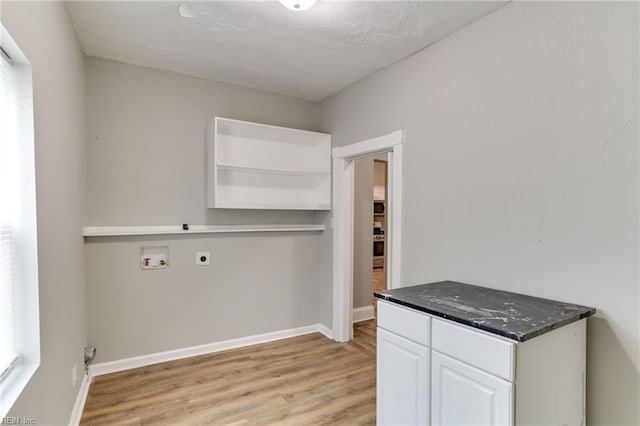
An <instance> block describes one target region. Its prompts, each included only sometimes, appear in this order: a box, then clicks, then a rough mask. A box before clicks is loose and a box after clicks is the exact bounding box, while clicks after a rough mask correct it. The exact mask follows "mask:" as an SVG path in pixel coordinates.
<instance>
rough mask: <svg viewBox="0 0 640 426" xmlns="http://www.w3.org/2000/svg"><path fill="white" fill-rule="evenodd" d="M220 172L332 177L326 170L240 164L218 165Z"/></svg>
mask: <svg viewBox="0 0 640 426" xmlns="http://www.w3.org/2000/svg"><path fill="white" fill-rule="evenodd" d="M218 170H227V171H234V172H239V173H243V172H244V173H262V174H269V175H285V176H323V175H330V174H331V172H330V171H326V170H294V169H278V168H270V167H250V166H243V165H239V164H230V163H218Z"/></svg>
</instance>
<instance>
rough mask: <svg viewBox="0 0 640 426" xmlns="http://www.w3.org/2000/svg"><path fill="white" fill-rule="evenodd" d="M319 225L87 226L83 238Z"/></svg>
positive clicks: (303, 228)
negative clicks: (185, 229) (184, 227)
mask: <svg viewBox="0 0 640 426" xmlns="http://www.w3.org/2000/svg"><path fill="white" fill-rule="evenodd" d="M324 229H325V226H324V225H322V224H320V225H189V229H188V230H187V231H184V230H183V229H182V226H181V225H169V226H87V227H85V228H84V230H83V232H84V236H85V237H110V236H125V235H164V234H217V233H236V232H305V231H324Z"/></svg>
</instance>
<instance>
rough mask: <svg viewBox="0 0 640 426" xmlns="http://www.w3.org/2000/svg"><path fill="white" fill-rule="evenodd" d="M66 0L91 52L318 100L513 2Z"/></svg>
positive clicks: (134, 62)
mask: <svg viewBox="0 0 640 426" xmlns="http://www.w3.org/2000/svg"><path fill="white" fill-rule="evenodd" d="M181 3H182V2H176V1H67V3H66V4H67V8H68V10H69V15H70V16H71V20H72V22H73V25H74V27H75V29H76V33H77V35H78V39H79V40H80V45H81V46H82V49H83V50H84V52H85V53H86V54H87V55H90V56H98V57H102V58H108V59H115V60H118V61H122V62H127V63H131V64H136V65H142V66H147V67H152V68H158V69H162V70H168V71H174V72H179V73H183V74H188V75H193V76H197V77H203V78H209V79H213V80H218V81H225V82H229V83H234V84H239V85H243V86H248V87H254V88H257V89H262V90H268V91H271V92H276V93H281V94H284V95H289V96H295V97H299V98H303V99H309V100H312V101H317V100H320V99H323V98H325V97H326V96H329V95H331V94H333V93H335V92H337V91H339V90H340V89H342V88H344V87H346V86H348V85H349V84H351V83H353V82H355V81H358V80H360V79H362V78H363V77H366V76H367V75H369V74H371V73H373V72H375V71H377V70H379V69H381V68H384V67H386V66H389V65H391V64H392V63H394V62H397V61H398V60H400V59H402V58H405V57H407V56H409V55H411V54H412V53H415V52H416V51H418V50H421V49H423V48H424V47H426V46H428V45H430V44H432V43H434V42H436V41H437V40H439V39H441V38H442V37H444V36H446V35H447V34H450V33H451V32H453V31H455V30H457V29H459V28H461V27H463V26H465V25H467V24H469V23H471V22H473V21H475V20H476V19H478V18H479V17H481V16H482V15H484V14H486V13H488V12H490V11H492V10H495V9H496V8H498V7H500V6H501V5H503V4H504V3H505V2H483V1H475V2H456V1H434V2H432V1H414V2H397V1H329V0H319V1H318V3H317V4H316V5H315V6H314V7H313V8H312V9H310V10H307V11H303V12H297V11H292V10H289V9H286V8H284V7H283V6H281V5H280V4H279V3H278V2H277V1H275V0H270V1H209V2H187V3H188V5H189V6H190V7H191V9H192V10H193V11H194V12H195V17H194V18H183V17H182V16H180V15H179V13H178V7H179V5H180V4H181Z"/></svg>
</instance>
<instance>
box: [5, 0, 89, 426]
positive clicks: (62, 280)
mask: <svg viewBox="0 0 640 426" xmlns="http://www.w3.org/2000/svg"><path fill="white" fill-rule="evenodd" d="M2 22H3V24H4V25H5V26H6V28H7V29H8V30H9V32H10V33H11V34H12V36H13V38H14V39H15V41H16V42H17V43H18V45H19V46H20V48H21V49H22V51H23V52H24V53H25V54H26V55H27V57H28V58H29V60H30V62H31V64H32V67H33V94H34V125H35V155H36V185H37V188H36V191H37V210H38V215H37V221H38V261H39V262H38V267H39V277H40V278H39V280H40V283H39V287H40V341H41V346H40V350H41V365H40V368H39V369H38V370H37V371H36V373H35V375H34V377H33V378H32V379H31V381H30V382H29V384H28V385H27V387H26V389H25V391H24V393H23V394H22V395H21V396H20V398H19V399H18V401H17V402H16V404H15V405H14V406H13V408H12V409H11V411H10V412H9V415H10V416H27V417H31V418H34V419H35V420H36V422H37V423H38V424H66V423H67V422H68V421H69V416H70V414H71V410H72V407H73V403H74V401H75V398H76V395H77V392H78V386H79V384H80V380H81V378H82V376H81V374H82V371H83V368H84V364H83V358H82V357H83V348H84V346H85V344H86V339H87V312H86V288H85V282H84V262H83V258H84V247H83V240H82V226H83V223H84V212H85V209H84V206H85V199H86V196H85V194H86V188H85V185H86V173H85V170H86V169H85V161H86V150H85V139H86V132H85V93H84V84H83V81H84V63H83V60H84V58H83V54H82V52H81V51H80V48H79V46H78V44H77V42H76V37H75V34H74V32H73V28H72V27H71V23H70V21H69V19H68V16H67V11H66V9H65V7H64V4H63V3H61V2H6V1H3V2H2ZM73 366H77V369H78V377H79V378H78V383H77V384H76V387H75V389H72V387H71V368H72V367H73Z"/></svg>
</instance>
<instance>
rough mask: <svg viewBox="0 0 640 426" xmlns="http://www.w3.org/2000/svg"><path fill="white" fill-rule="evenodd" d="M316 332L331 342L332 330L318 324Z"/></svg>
mask: <svg viewBox="0 0 640 426" xmlns="http://www.w3.org/2000/svg"><path fill="white" fill-rule="evenodd" d="M318 331H319V332H320V333H322V334H324V335H325V336H326V337H327V338H328V339H331V340H333V330H331V329H330V328H329V327H327V326H325V325H324V324H318Z"/></svg>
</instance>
